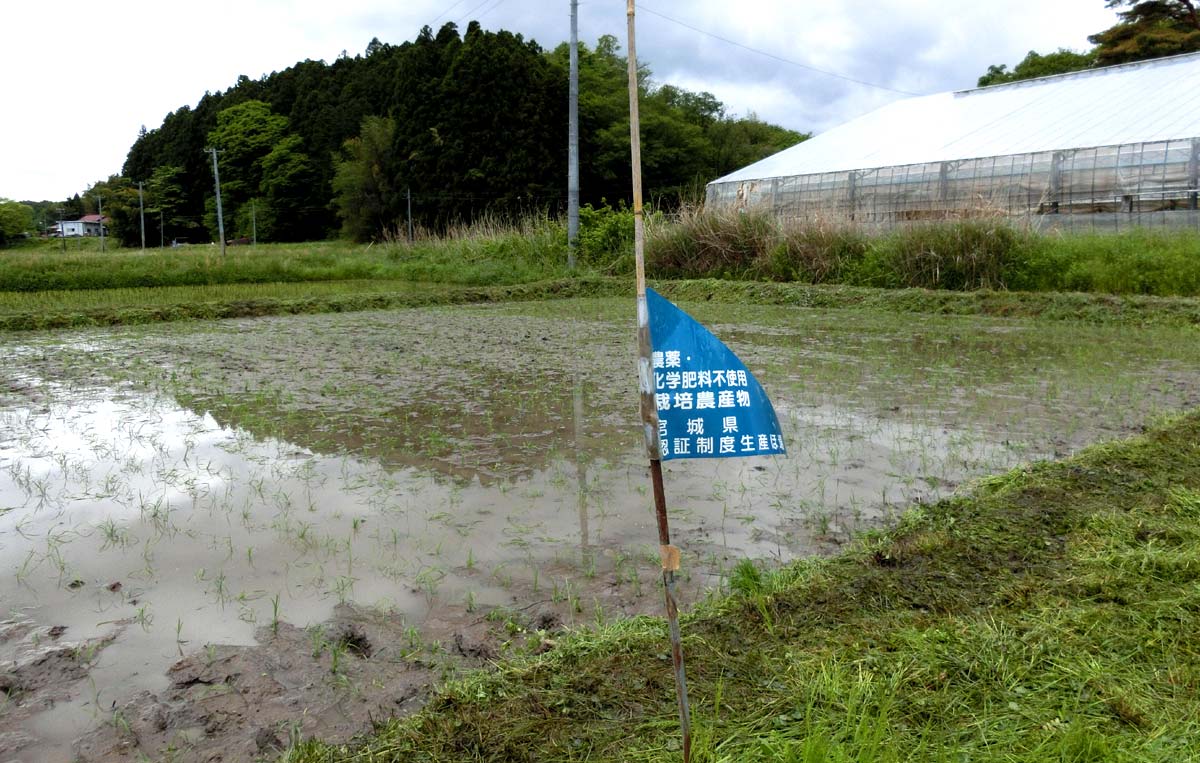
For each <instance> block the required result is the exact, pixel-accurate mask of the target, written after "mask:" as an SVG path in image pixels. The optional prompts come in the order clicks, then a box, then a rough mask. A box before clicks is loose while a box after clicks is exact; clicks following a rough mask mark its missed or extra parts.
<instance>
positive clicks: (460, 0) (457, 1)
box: [429, 0, 463, 29]
mask: <svg viewBox="0 0 1200 763" xmlns="http://www.w3.org/2000/svg"><path fill="white" fill-rule="evenodd" d="M462 4H463V0H454V3H453V4H451V5H450V7H448V8H447V9H446V10H444V11H442V12H441V13H439V14H438V15H437V18H435V19H434V20H433V21H430V22H429V28H430V29H432V28H433V25H434V24H436V23H438V20H439V19H441V18H442V16H445V15H446V14H447V13H449V12H450V11H452V10H454V9H455V8H457V7H458V6H460V5H462Z"/></svg>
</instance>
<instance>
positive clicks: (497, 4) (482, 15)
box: [475, 0, 507, 20]
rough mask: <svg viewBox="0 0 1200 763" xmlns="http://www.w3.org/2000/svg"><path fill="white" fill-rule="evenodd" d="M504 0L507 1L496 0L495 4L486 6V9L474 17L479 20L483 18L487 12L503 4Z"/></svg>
mask: <svg viewBox="0 0 1200 763" xmlns="http://www.w3.org/2000/svg"><path fill="white" fill-rule="evenodd" d="M505 2H507V0H496V4H495V5H493V6H492V7H491V8H488V9H487V10H486V11H483V12H482V13H480V14H479V15H478V16H476V17H475V19H476V20H479V19H481V18H483V17H484V16H486V15H488V14H489V13H491V12H492V11H494V10H496V9H497V8H499V7H500V6H502V5H504V3H505Z"/></svg>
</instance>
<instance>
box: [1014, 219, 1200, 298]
mask: <svg viewBox="0 0 1200 763" xmlns="http://www.w3.org/2000/svg"><path fill="white" fill-rule="evenodd" d="M1030 243H1031V247H1030V252H1029V257H1028V259H1027V261H1026V262H1025V263H1023V266H1022V269H1021V271H1020V272H1019V273H1018V274H1017V277H1016V278H1014V279H1013V283H1011V284H1009V286H1010V288H1014V289H1023V290H1027V291H1081V292H1099V293H1106V294H1146V295H1155V296H1160V297H1170V296H1196V295H1200V234H1197V232H1196V231H1187V230H1183V231H1162V230H1151V229H1147V228H1132V229H1130V230H1127V231H1124V232H1121V233H1119V234H1096V233H1087V234H1080V233H1049V234H1043V235H1039V236H1036V237H1032V238H1031V242H1030Z"/></svg>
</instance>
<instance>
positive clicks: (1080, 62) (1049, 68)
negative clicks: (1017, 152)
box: [979, 0, 1200, 87]
mask: <svg viewBox="0 0 1200 763" xmlns="http://www.w3.org/2000/svg"><path fill="white" fill-rule="evenodd" d="M1105 5H1106V6H1108V7H1109V8H1124V9H1125V10H1123V11H1121V12H1120V14H1119V17H1120V20H1119V21H1118V22H1117V23H1116V24H1114V25H1113V26H1111V27H1109V28H1108V29H1105V30H1104V31H1102V32H1097V33H1096V34H1093V35H1091V36H1089V37H1088V41H1089V42H1091V43H1092V44H1093V45H1095V46H1096V47H1095V48H1093V49H1092V50H1089V51H1084V52H1082V53H1076V52H1074V51H1070V50H1065V49H1062V48H1059V49H1058V50H1057V51H1055V52H1054V53H1047V54H1046V55H1042V54H1040V53H1037V52H1035V51H1032V50H1031V51H1029V55H1027V56H1026V57H1025V58H1024V59H1023V60H1022V61H1021V62H1020V63H1019V64H1017V65H1016V66H1015V67H1014V68H1013V69H1012V71H1009V69H1008V66H1007V65H1005V64H993V65H992V66H989V67H988V70H987V72H986V73H985V74H984V75H983V76H982V77H980V78H979V86H980V87H984V86H987V85H999V84H1002V83H1005V82H1016V81H1018V80H1025V79H1032V78H1034V77H1045V76H1048V75H1051V74H1064V73H1066V72H1073V71H1079V70H1081V69H1088V68H1091V67H1095V66H1112V65H1113V64H1124V63H1130V62H1133V61H1144V60H1146V59H1151V58H1161V57H1162V56H1172V55H1177V54H1180V53H1192V52H1196V51H1200V3H1198V2H1197V0H1105Z"/></svg>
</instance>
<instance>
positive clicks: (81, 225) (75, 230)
mask: <svg viewBox="0 0 1200 763" xmlns="http://www.w3.org/2000/svg"><path fill="white" fill-rule="evenodd" d="M102 222H103V223H104V233H105V235H107V234H108V216H107V215H106V216H105V217H103V218H101V217H100V215H84V216H83V217H81V218H79V219H78V220H59V221H58V223H57V224H56V225H52V226H50V235H51V236H54V237H66V238H78V237H80V236H99V235H100V225H101V223H102Z"/></svg>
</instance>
